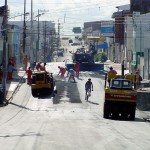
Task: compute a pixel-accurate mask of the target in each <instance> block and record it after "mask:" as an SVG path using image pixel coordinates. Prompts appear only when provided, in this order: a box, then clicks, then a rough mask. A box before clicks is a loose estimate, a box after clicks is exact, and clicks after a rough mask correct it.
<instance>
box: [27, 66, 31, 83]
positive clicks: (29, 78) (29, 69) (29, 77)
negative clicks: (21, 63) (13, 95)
mask: <svg viewBox="0 0 150 150" xmlns="http://www.w3.org/2000/svg"><path fill="white" fill-rule="evenodd" d="M26 74H27V84H31V76H32V70H31V67H29V68H28V70H26Z"/></svg>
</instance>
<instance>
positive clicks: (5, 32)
mask: <svg viewBox="0 0 150 150" xmlns="http://www.w3.org/2000/svg"><path fill="white" fill-rule="evenodd" d="M7 11H8V10H7V0H5V8H4V18H3V25H4V38H3V79H2V93H3V96H2V98H1V99H2V100H1V104H4V102H6V77H7V76H6V71H7V62H6V61H7V52H6V47H7V23H8V18H7Z"/></svg>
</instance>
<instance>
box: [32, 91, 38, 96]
mask: <svg viewBox="0 0 150 150" xmlns="http://www.w3.org/2000/svg"><path fill="white" fill-rule="evenodd" d="M32 96H33V97H38V94H37V92H36V90H34V89H32Z"/></svg>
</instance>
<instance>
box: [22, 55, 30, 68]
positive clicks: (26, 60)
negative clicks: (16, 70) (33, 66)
mask: <svg viewBox="0 0 150 150" xmlns="http://www.w3.org/2000/svg"><path fill="white" fill-rule="evenodd" d="M28 61H29V60H28V56H27V55H25V57H24V59H23V63H24V70H25V71H26V70H27V67H28Z"/></svg>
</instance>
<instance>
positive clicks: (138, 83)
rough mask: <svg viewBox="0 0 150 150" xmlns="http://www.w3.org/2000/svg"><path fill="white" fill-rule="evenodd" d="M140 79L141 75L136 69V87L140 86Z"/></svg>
mask: <svg viewBox="0 0 150 150" xmlns="http://www.w3.org/2000/svg"><path fill="white" fill-rule="evenodd" d="M141 81H142V77H141V76H140V74H139V71H138V70H137V71H136V75H135V82H136V89H139V88H140V83H141Z"/></svg>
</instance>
